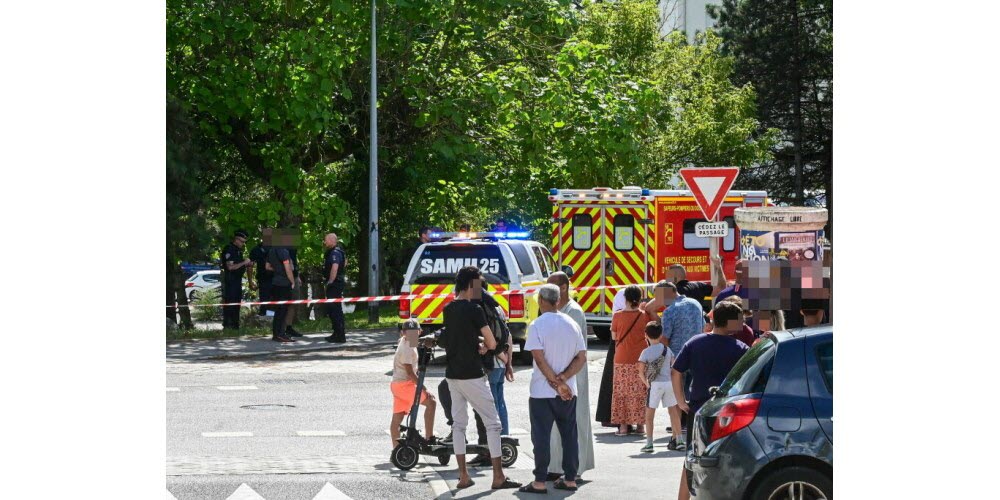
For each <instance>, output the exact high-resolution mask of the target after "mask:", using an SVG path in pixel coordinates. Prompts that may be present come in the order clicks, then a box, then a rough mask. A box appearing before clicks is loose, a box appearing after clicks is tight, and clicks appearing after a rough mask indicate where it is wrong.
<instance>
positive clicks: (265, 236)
mask: <svg viewBox="0 0 1000 500" xmlns="http://www.w3.org/2000/svg"><path fill="white" fill-rule="evenodd" d="M271 232H272V230H271V228H264V230H263V231H261V240H262V241H261V242H260V243H258V244H257V246H255V247H253V249H251V250H250V260H252V261H254V262H255V263H256V264H257V266H256V267H257V270H256V272H255V273H254V276H255V277H256V278H257V291H258V294H257V295H258V299H259V300H260V301H261V302H267V301H269V300H271V271H268V270H267V269H266V263H267V252H268V251H269V250H270V249H271ZM252 286H253V285H252V284H251V287H252ZM266 311H267V306H260V312H259V314H260V315H261V316H264V315H265V314H266Z"/></svg>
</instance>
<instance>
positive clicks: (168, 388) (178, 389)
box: [167, 387, 181, 392]
mask: <svg viewBox="0 0 1000 500" xmlns="http://www.w3.org/2000/svg"><path fill="white" fill-rule="evenodd" d="M180 390H181V388H180V387H167V392H180Z"/></svg>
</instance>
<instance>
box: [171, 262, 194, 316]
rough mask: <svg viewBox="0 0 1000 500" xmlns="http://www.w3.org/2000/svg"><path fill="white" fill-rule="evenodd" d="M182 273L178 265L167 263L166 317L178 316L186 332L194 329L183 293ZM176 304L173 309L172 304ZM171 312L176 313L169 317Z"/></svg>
mask: <svg viewBox="0 0 1000 500" xmlns="http://www.w3.org/2000/svg"><path fill="white" fill-rule="evenodd" d="M185 278H186V277H185V276H184V272H183V270H182V269H181V266H180V265H179V264H171V263H169V262H168V263H167V305H168V306H170V307H168V308H167V317H168V318H171V317H174V318H176V315H178V314H179V315H180V318H181V322H180V324H181V327H182V328H184V329H187V330H190V329H192V328H194V322H192V321H191V309H190V308H189V307H187V305H188V300H187V294H185V293H184V280H185ZM175 302H176V303H177V305H178V307H176V308H174V303H175ZM171 310H173V311H176V313H175V315H173V316H172V315H171Z"/></svg>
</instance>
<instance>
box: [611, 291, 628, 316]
mask: <svg viewBox="0 0 1000 500" xmlns="http://www.w3.org/2000/svg"><path fill="white" fill-rule="evenodd" d="M624 309H625V287H622V288H619V289H618V293H616V294H615V300H614V301H613V302H612V303H611V312H612V313H616V312H618V311H622V310H624Z"/></svg>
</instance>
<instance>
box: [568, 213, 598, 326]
mask: <svg viewBox="0 0 1000 500" xmlns="http://www.w3.org/2000/svg"><path fill="white" fill-rule="evenodd" d="M558 212H559V215H558V218H559V220H560V227H559V235H558V237H559V249H560V250H559V252H558V253H559V255H558V259H559V267H560V268H562V266H570V267H572V268H573V278H572V279H571V282H572V284H573V289H574V290H576V289H579V288H581V287H590V286H601V285H603V284H604V273H603V272H602V267H601V265H602V253H601V244H602V242H603V238H602V234H603V229H604V228H603V210H602V209H601V207H600V206H599V205H596V204H570V203H567V204H560V205H559V209H558ZM601 293H602V291H601V290H581V291H578V292H576V300H577V302H579V303H580V306H581V307H582V308H583V311H584V312H585V313H588V314H601V312H602V310H601V300H600V299H601Z"/></svg>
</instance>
